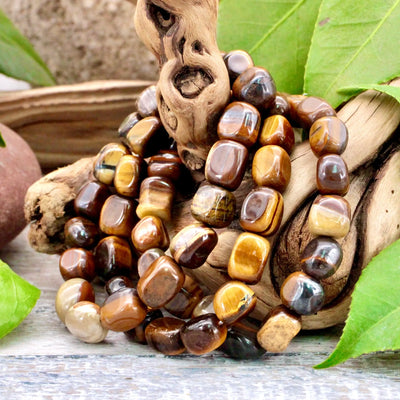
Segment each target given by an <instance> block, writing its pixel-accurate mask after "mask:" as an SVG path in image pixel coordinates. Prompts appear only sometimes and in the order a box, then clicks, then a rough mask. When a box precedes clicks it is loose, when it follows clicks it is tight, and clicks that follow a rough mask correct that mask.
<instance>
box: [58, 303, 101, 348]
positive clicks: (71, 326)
mask: <svg viewBox="0 0 400 400" xmlns="http://www.w3.org/2000/svg"><path fill="white" fill-rule="evenodd" d="M65 326H66V327H67V329H68V330H69V331H70V332H71V333H72V335H73V336H75V337H77V338H78V339H79V340H82V341H83V342H86V343H100V342H102V341H103V340H104V339H105V338H106V336H107V334H108V330H107V328H105V327H103V326H102V324H101V321H100V307H99V306H98V305H97V304H95V303H92V302H90V301H80V302H79V303H76V304H74V305H73V306H72V307H71V308H70V309H69V310H68V311H67V313H66V315H65Z"/></svg>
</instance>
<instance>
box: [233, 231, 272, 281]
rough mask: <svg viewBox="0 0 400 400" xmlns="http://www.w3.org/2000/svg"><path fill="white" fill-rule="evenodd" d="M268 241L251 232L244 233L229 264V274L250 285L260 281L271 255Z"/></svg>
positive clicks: (234, 248)
mask: <svg viewBox="0 0 400 400" xmlns="http://www.w3.org/2000/svg"><path fill="white" fill-rule="evenodd" d="M270 248H271V246H270V244H269V242H268V240H267V239H265V238H263V237H261V236H259V235H256V234H254V233H250V232H243V233H242V234H241V235H240V236H239V237H238V238H237V240H236V243H235V246H234V247H233V249H232V253H231V256H230V258H229V263H228V274H229V276H230V277H231V278H232V279H236V280H239V281H242V282H246V283H249V284H256V283H257V282H259V281H260V279H261V276H262V273H263V271H264V268H265V266H266V264H267V260H268V256H269V253H270Z"/></svg>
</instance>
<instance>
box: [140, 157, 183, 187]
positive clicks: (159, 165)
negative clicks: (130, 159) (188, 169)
mask: <svg viewBox="0 0 400 400" xmlns="http://www.w3.org/2000/svg"><path fill="white" fill-rule="evenodd" d="M182 165H183V164H182V160H181V159H180V157H179V156H178V153H177V152H173V151H164V152H162V153H160V154H157V155H155V156H152V157H150V160H149V161H148V167H147V175H148V176H161V177H163V178H168V179H171V181H174V182H175V181H178V180H179V178H180V176H181V170H182Z"/></svg>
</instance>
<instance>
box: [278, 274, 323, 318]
mask: <svg viewBox="0 0 400 400" xmlns="http://www.w3.org/2000/svg"><path fill="white" fill-rule="evenodd" d="M280 297H281V300H282V303H283V305H285V306H286V307H288V308H290V309H291V310H293V311H294V312H296V313H297V314H300V315H311V314H315V313H316V312H318V311H319V310H320V309H321V308H322V306H323V304H324V298H325V294H324V289H323V287H322V286H321V284H320V283H319V282H318V281H317V280H315V279H314V278H312V277H311V276H308V275H307V274H305V273H304V272H293V273H292V274H290V275H289V276H288V277H287V278H286V279H285V281H284V282H283V284H282V286H281V290H280Z"/></svg>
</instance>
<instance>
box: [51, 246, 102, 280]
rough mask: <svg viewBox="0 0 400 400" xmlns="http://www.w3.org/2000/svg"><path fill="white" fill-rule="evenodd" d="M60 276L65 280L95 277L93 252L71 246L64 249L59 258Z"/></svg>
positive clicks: (91, 278)
mask: <svg viewBox="0 0 400 400" xmlns="http://www.w3.org/2000/svg"><path fill="white" fill-rule="evenodd" d="M58 264H59V267H60V273H61V276H62V277H63V279H64V280H65V281H67V280H68V279H72V278H82V279H85V280H87V281H89V282H90V281H92V280H93V279H94V278H95V277H96V269H95V265H94V257H93V254H92V253H91V252H90V251H88V250H85V249H80V248H72V249H68V250H65V251H64V253H62V254H61V257H60V260H59V263H58Z"/></svg>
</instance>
